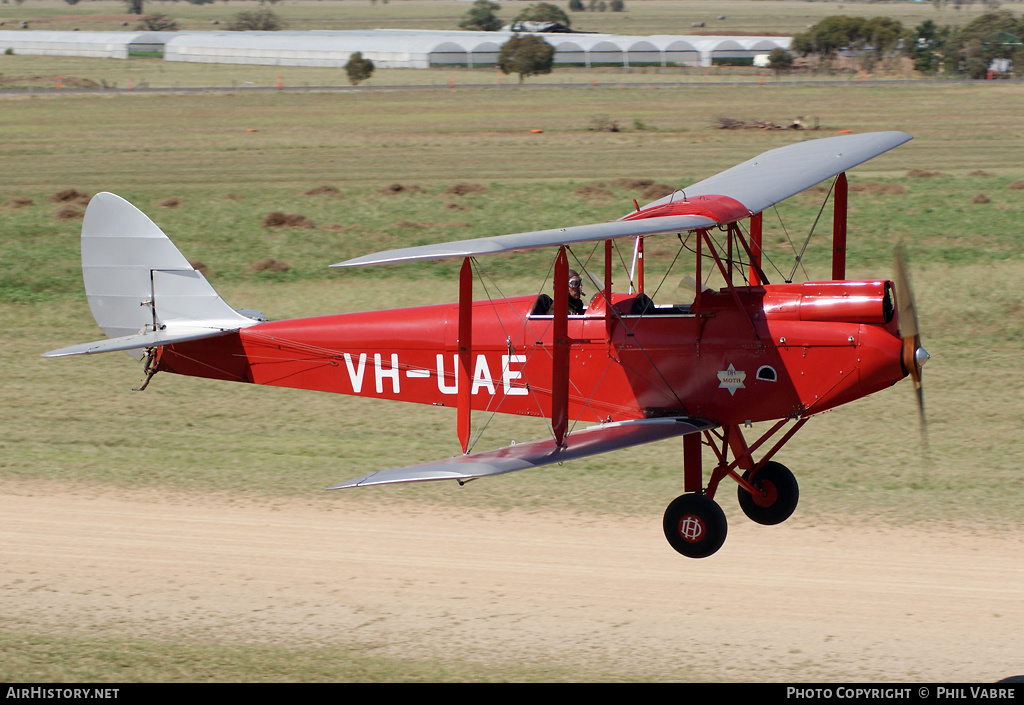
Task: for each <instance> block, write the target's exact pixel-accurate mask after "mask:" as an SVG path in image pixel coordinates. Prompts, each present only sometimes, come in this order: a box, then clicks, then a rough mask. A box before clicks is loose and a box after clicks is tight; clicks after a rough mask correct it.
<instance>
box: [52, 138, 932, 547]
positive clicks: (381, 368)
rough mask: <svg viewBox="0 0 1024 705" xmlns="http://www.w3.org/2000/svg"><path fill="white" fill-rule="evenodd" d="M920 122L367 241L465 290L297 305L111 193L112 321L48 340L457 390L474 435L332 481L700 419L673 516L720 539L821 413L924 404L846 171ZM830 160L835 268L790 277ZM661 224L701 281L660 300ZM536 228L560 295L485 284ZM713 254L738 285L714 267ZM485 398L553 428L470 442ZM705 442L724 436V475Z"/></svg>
mask: <svg viewBox="0 0 1024 705" xmlns="http://www.w3.org/2000/svg"><path fill="white" fill-rule="evenodd" d="M909 139H911V137H910V136H909V135H907V134H904V133H902V132H877V133H870V134H861V135H844V136H838V137H829V138H824V139H815V140H808V141H803V142H798V143H794V144H791V145H788V146H785V147H780V148H778V149H773V150H770V151H768V152H765V153H763V154H761V155H760V156H757V157H755V158H753V159H751V160H749V161H747V162H744V163H742V164H740V165H738V166H735V167H733V168H731V169H728V170H727V171H724V172H722V173H720V174H717V175H715V176H712V177H711V178H708V179H705V180H704V181H700V182H699V183H696V184H694V185H692V186H689V187H687V188H685V189H681V190H678V191H676V192H675V193H673V194H671V195H669V196H667V197H665V198H662V199H660V200H657V201H654V202H653V203H650V204H648V205H646V206H644V207H642V208H641V207H640V206H639V205H638V204H637V203H636V202H635V201H634V202H633V205H634V210H633V211H632V212H630V213H629V214H627V215H625V216H623V217H622V218H619V219H618V220H615V221H612V222H605V223H598V224H594V225H581V226H574V227H567V228H558V229H554V230H541V231H535V232H525V233H518V234H514V235H499V236H494V237H485V238H480V239H474V240H464V241H458V242H448V243H443V244H433V245H424V246H419V247H409V248H403V249H396V250H389V251H386V252H379V253H377V254H371V255H366V256H362V257H357V258H355V259H351V260H348V261H346V262H341V263H339V264H335V265H333V266H334V267H341V268H346V267H366V266H373V265H384V264H392V263H403V262H422V261H426V260H439V259H461V260H462V267H461V274H460V277H459V300H458V302H457V303H452V304H443V305H433V306H422V307H415V308H404V309H396V310H387V311H371V312H363V313H348V314H337V315H327V316H320V317H315V318H303V319H297V320H285V321H267V320H265V317H264V316H262V314H259V313H257V312H255V311H251V310H248V309H239V310H235V309H233V308H231V307H230V306H229V305H228V304H227V303H225V301H224V300H223V299H222V298H221V297H220V296H218V295H217V293H216V292H215V291H214V289H213V287H211V286H210V284H209V283H208V282H207V281H206V279H205V278H204V276H203V275H202V274H201V273H199V272H198V271H196V270H195V269H194V268H193V267H192V266H191V265H190V264H189V262H188V260H186V259H185V257H184V256H182V254H181V253H180V252H179V251H178V250H177V248H176V247H175V246H174V245H173V244H172V243H171V241H170V240H169V239H168V238H167V236H166V235H164V233H163V232H162V231H161V230H160V229H159V228H158V227H157V226H156V225H155V224H154V223H153V222H152V221H151V220H150V219H149V218H147V217H146V216H145V215H143V213H142V212H141V211H139V210H137V209H136V208H135V207H134V206H132V205H131V204H129V203H128V202H127V201H125V200H123V199H121V198H119V197H118V196H115V195H113V194H110V193H100V194H97V195H96V196H95V197H94V198H93V199H92V201H91V202H90V204H89V207H88V209H87V211H86V214H85V219H84V222H83V225H82V269H83V276H84V280H85V291H86V295H87V298H88V301H89V307H90V308H91V310H92V314H93V316H94V317H95V319H96V322H97V323H98V324H99V327H100V328H101V329H102V330H103V332H104V333H105V334H106V335H107V336H108V339H107V340H103V341H99V342H94V343H86V344H83V345H75V346H72V347H68V348H63V349H61V350H54V351H52V352H49V353H46V354H45V356H46V357H61V356H65V355H80V354H90V353H100V352H109V351H115V350H120V351H124V352H127V353H128V354H129V355H131V356H132V357H134V358H135V359H137V360H144V361H145V373H146V375H147V377H146V384H148V383H149V380H150V379H152V377H153V375H154V374H156V373H157V372H161V371H162V372H173V373H177V374H183V375H193V376H197V377H207V378H211V379H219V380H231V381H236V382H249V383H252V384H269V385H276V386H281V387H292V388H299V389H312V390H321V391H326V392H336V393H339V394H353V395H357V396H365V397H373V398H378V399H393V400H398V401H409V402H418V403H421V404H433V405H438V406H455V407H456V409H457V415H456V432H457V436H458V439H459V442H460V444H461V446H462V450H463V454H462V455H458V456H455V457H452V458H448V459H446V460H439V461H435V462H428V463H426V464H423V465H416V466H411V467H405V468H399V469H391V470H380V471H378V472H373V473H370V474H369V475H365V476H363V477H358V478H355V479H352V480H348V481H346V482H342V483H341V484H338V485H336V486H335V487H333V488H331V489H340V488H351V487H364V486H368V485H381V484H388V483H399V482H420V481H427V480H455V481H457V482H459V483H460V484H462V483H465V482H467V481H469V480H473V479H476V478H481V477H486V476H490V475H499V474H502V473H507V472H513V471H516V470H525V469H530V468H536V467H540V466H543V465H547V464H550V463H561V462H563V461H568V460H574V459H577V458H583V457H586V456H590V455H594V454H597V453H605V452H608V451H613V450H619V449H623V448H629V447H632V446H636V445H639V444H643V443H650V442H654V441H659V440H663V439H667V438H670V437H682V480H683V489H684V491H685V494H683V495H681V496H680V497H678V498H676V499H675V500H674V501H673V502H672V503H671V504H670V505H669V507H668V509H667V510H666V512H665V515H664V521H663V528H664V532H665V536H666V537H667V539H668V542H669V543H670V544H671V546H672V547H673V548H674V549H675V550H676V551H678V552H679V553H682V554H683V555H686V556H690V557H694V558H701V557H705V556H709V555H711V554H712V553H714V552H715V551H717V550H718V549H719V548H720V547H721V546H722V544H723V542H724V541H725V537H726V531H727V525H726V518H725V514H724V512H723V511H722V509H721V507H720V506H719V505H718V504H717V503H716V501H715V495H716V494H717V491H718V488H719V483H720V482H721V481H722V480H723V479H725V478H727V477H728V478H730V479H732V480H734V481H735V482H736V484H737V486H738V495H739V504H740V507H741V508H742V510H743V512H744V513H745V514H746V515H747V516H748V517H749V518H750V519H752V520H753V521H755V522H758V523H760V524H769V525H770V524H778V523H780V522H782V521H785V520H786V519H787V518H789V516H790V515H791V514H792V513H793V510H794V509H795V507H796V505H797V500H798V495H799V491H798V487H797V482H796V480H795V478H794V476H793V473H792V472H790V471H789V470H788V469H787V468H786V467H785V466H784V465H782V464H780V463H779V462H777V461H775V460H773V458H774V457H775V455H776V454H777V453H778V451H779V449H780V448H782V447H783V446H784V445H785V444H786V443H787V442H789V440H790V439H791V438H792V437H793V435H794V434H795V433H796V432H797V431H799V430H800V428H801V427H803V425H804V424H805V423H807V421H808V420H809V419H810V418H811V417H812V416H814V415H816V414H819V413H821V412H823V411H826V410H828V409H832V408H834V407H836V406H839V405H841V404H845V403H847V402H850V401H853V400H855V399H859V398H861V397H864V396H866V395H868V394H871V393H873V392H877V391H879V390H881V389H885V388H886V387H889V386H890V385H892V384H894V383H896V382H897V381H899V380H901V379H902V378H904V377H906V376H908V375H909V376H910V377H911V378H912V380H913V382H914V385H915V388H916V389H917V396H918V404H919V405H920V407H921V409H920V410H921V417H922V421H923V419H924V412H923V402H922V396H921V367H922V365H923V364H924V363H925V362H926V361H927V359H928V354H927V353H926V352H925V350H924V349H923V348H922V347H921V342H920V336H919V334H918V327H917V315H916V313H915V309H914V303H913V297H912V294H911V291H910V289H909V286H908V283H907V277H906V273H905V271H904V267H903V266H902V263H901V258H900V257H899V255H898V250H897V267H896V276H895V277H894V279H893V280H891V281H890V280H886V279H875V280H869V281H848V280H846V277H845V270H846V233H847V225H846V210H847V195H848V189H847V181H846V171H847V170H848V169H851V168H853V167H855V166H857V165H858V164H861V163H862V162H865V161H867V160H869V159H871V158H873V157H876V156H878V155H880V154H882V153H883V152H886V151H888V150H890V149H893V148H894V147H897V146H899V145H901V144H903V143H904V142H906V141H908V140H909ZM828 179H833V180H834V181H833V182H832V185H831V188H830V192H831V195H832V201H833V234H832V238H833V261H832V278H831V279H830V280H827V281H809V282H803V283H793V282H791V281H786V280H784V281H781V282H778V283H770V282H769V278H768V276H767V275H766V274H765V267H764V266H763V264H764V259H765V258H767V255H764V256H763V253H762V247H761V240H762V211H764V210H765V209H767V208H770V207H772V206H774V205H775V204H777V203H779V202H780V201H783V200H785V199H787V198H789V197H790V196H793V195H795V194H797V193H800V192H801V191H804V190H805V189H808V188H810V187H812V186H815V185H817V184H819V183H821V182H823V181H825V180H828ZM826 199H827V196H826ZM658 234H667V235H668V236H670V237H672V236H674V237H676V238H678V240H679V242H680V243H681V247H680V252H682V251H683V250H684V249H686V250H689V251H691V252H692V253H693V254H694V255H695V257H694V260H693V261H694V277H693V279H694V283H695V284H696V286H695V287H694V290H695V292H694V293H693V298H692V300H687V301H684V302H680V301H672V300H669V301H656V300H654V299H655V298H657V297H658V296H657V292H654V296H652V295H650V293H647V292H645V290H644V268H643V262H644V259H643V244H644V238H645V237H649V236H653V235H658ZM627 238H628V241H627V242H628V245H629V247H630V249H631V250H632V264H631V265H630V267H629V268H628V269H629V271H628V272H627V274H628V286H626V287H621V289H625V290H624V291H623V290H621V289H620V290H619V291H616V290H614V289H613V287H612V272H613V265H612V262H613V253H614V252H616V250H617V248H618V244H619V243H617V242H616V241H618V240H623V239H627ZM601 243H603V245H604V248H603V249H604V272H603V277H598V276H594V275H593V274H591V275H590V276H592V277H593V278H594V279H595V281H598V282H599V283H600V288H601V291H599V293H598V294H596V295H595V296H594V297H593V299H592V300H591V301H590V302H589V304H588V305H587V306H586V307H585V309H584V310H583V311H582V313H579V314H577V313H570V310H569V309H570V307H569V303H568V299H569V296H568V294H567V292H568V290H569V289H568V287H569V283H570V282H569V272H570V258H571V257H575V255H574V253H573V252H572V248H573V247H574V246H580V247H582V246H584V245H586V246H588V247H591V248H594V247H596V248H597V251H598V252H600V246H601ZM536 248H550V249H551V251H552V253H553V257H554V263H553V273H552V275H551V276H552V279H553V284H554V294H555V295H554V297H551V296H548V295H547V294H540V295H530V296H518V297H512V298H499V299H493V298H492V299H489V300H482V301H474V300H473V279H474V274H473V270H474V267H475V266H477V265H479V260H480V259H481V258H485V257H488V256H490V255H495V254H498V253H508V252H518V251H523V250H530V249H536ZM597 259H598V260H600V255H598V257H597ZM622 261H623V264H624V263H625V258H622ZM576 262H578V264H574V265H573V266H574V267H580V268H581V269H582V268H583V265H584V264H585V263H583V262H579V260H576ZM623 269H626V268H625V267H623ZM711 272H717V274H718V275H720V276H721V278H722V279H723V280H724V284H725V286H724V287H721V288H718V289H711V288H708V287H707V286H704V285H703V282H704V281H706V280H707V276H708V275H709V274H710V273H711ZM791 278H792V277H790V279H791ZM686 298H689V296H687V297H686ZM143 387H145V385H143ZM473 412H487V413H492V412H497V413H505V414H518V415H526V416H536V417H542V418H544V419H549V420H550V428H549V437H547V438H544V439H543V440H538V441H534V442H528V443H520V444H513V445H510V446H507V447H504V448H500V449H498V450H492V451H487V452H480V453H470V452H469V449H470V436H471V415H472V414H473ZM756 422H768V423H767V424H766V425H765V429H766V430H764V431H763V433H762V434H761V435H760V437H758V438H756V439H755V438H750V439H748V438H745V437H744V434H743V429H745V428H750V427H752V424H753V423H756ZM704 446H707V447H709V448H710V449H711V452H712V454H713V457H714V458H717V462H716V463H715V464H714V467H713V468H712V469H711V472H710V477H709V479H708V482H707V484H704V472H703V467H702V463H703V449H704Z"/></svg>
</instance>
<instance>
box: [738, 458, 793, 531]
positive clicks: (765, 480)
mask: <svg viewBox="0 0 1024 705" xmlns="http://www.w3.org/2000/svg"><path fill="white" fill-rule="evenodd" d="M751 472H752V471H751V470H747V471H746V472H745V473H743V479H744V480H747V481H749V480H750V473H751ZM750 484H752V485H753V486H754V487H756V488H758V489H760V490H763V491H764V493H765V494H764V495H753V494H751V493H750V492H747V490H746V489H744V488H743V486H742V485H741V486H740V487H739V488H738V490H739V491H738V494H739V500H740V509H742V510H743V513H744V514H746V515H747V516H748V517H749V518H750V519H751V520H752V521H755V522H757V523H758V524H764V525H765V526H773V525H775V524H781V523H782V522H784V521H786V519H789V517H791V516H792V515H793V512H794V511H795V510H796V505H797V502H799V501H800V486H799V485H798V484H797V482H796V478H795V477H794V476H793V473H792V472H790V470H789V468H787V467H786V466H785V465H783V464H782V463H776V462H771V461H769V462H767V463H765V464H764V465H763V466H762V467H761V469H760V470H758V471H757V475H755V476H754V480H753V482H751V483H750Z"/></svg>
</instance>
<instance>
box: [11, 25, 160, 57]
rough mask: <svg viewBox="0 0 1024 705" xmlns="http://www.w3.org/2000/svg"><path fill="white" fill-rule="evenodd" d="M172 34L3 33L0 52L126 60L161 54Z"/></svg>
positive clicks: (24, 31) (13, 31)
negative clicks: (136, 55)
mask: <svg viewBox="0 0 1024 705" xmlns="http://www.w3.org/2000/svg"><path fill="white" fill-rule="evenodd" d="M172 36H173V35H172V34H169V33H167V32H47V31H36V30H28V29H22V30H17V29H13V30H11V29H8V30H0V53H6V52H7V51H8V50H10V52H11V53H12V54H34V55H37V56H86V57H91V58H96V59H127V58H128V55H129V54H135V53H153V52H156V53H159V52H162V51H163V50H164V42H165V41H166V40H167V39H170V38H171V37H172Z"/></svg>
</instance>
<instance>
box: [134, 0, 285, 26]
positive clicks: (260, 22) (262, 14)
mask: <svg viewBox="0 0 1024 705" xmlns="http://www.w3.org/2000/svg"><path fill="white" fill-rule="evenodd" d="M141 1H142V0H139V2H141ZM228 29H229V30H231V31H232V32H246V31H254V30H255V31H263V32H276V31H277V30H279V29H284V22H283V21H282V20H281V18H280V17H278V16H277V15H275V14H274V13H273V12H271V11H270V10H268V9H266V8H260V9H259V10H251V11H250V10H243V11H242V12H239V13H238V14H237V15H235V18H234V19H233V20H232V21H231V24H229V25H228Z"/></svg>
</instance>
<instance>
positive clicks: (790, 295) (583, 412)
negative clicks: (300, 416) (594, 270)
mask: <svg viewBox="0 0 1024 705" xmlns="http://www.w3.org/2000/svg"><path fill="white" fill-rule="evenodd" d="M635 299H636V297H635V296H632V295H625V294H617V295H614V296H613V306H614V308H615V313H614V315H612V316H608V315H606V311H605V308H606V307H605V301H604V299H603V297H602V295H598V296H596V297H595V298H594V300H593V301H592V302H591V304H590V306H589V307H588V309H587V310H586V313H585V314H584V315H582V316H570V317H569V319H568V337H569V340H570V341H571V345H570V348H569V350H570V354H569V416H570V418H571V419H573V420H576V419H579V420H581V421H586V422H596V421H620V420H626V419H637V418H643V417H646V416H658V415H668V414H671V415H688V416H691V417H698V418H704V419H709V420H712V421H714V422H716V423H719V424H722V425H735V424H741V423H744V422H747V421H766V420H771V419H779V418H786V417H796V416H802V415H808V414H813V413H817V412H819V411H824V410H825V409H829V408H832V407H834V406H837V405H840V404H843V403H846V402H849V401H852V400H854V399H857V398H860V397H863V396H866V395H868V394H871V393H873V392H876V391H878V390H880V389H884V388H885V387H888V386H890V385H891V384H893V383H895V382H896V381H898V380H900V379H901V378H903V377H904V376H905V375H906V372H905V370H904V369H903V367H902V365H901V362H900V359H901V351H902V341H901V339H900V338H899V336H898V335H897V330H896V323H895V321H894V320H893V316H892V296H891V285H890V283H889V282H885V281H870V282H847V281H828V282H808V283H806V284H782V285H767V286H763V287H740V288H736V289H735V290H733V291H730V290H728V289H723V290H722V291H705V292H703V293H702V294H701V295H700V296H699V297H698V300H697V301H695V302H694V304H693V305H691V306H675V307H658V308H655V309H653V310H652V309H650V308H648V309H647V311H646V312H645V313H643V315H632V314H631V311H633V310H635ZM535 300H536V297H533V296H527V297H519V298H513V299H502V300H491V301H477V302H474V304H473V312H472V315H473V322H472V331H473V332H472V358H471V359H472V387H471V395H470V396H471V401H472V408H473V409H475V410H490V411H498V412H500V413H507V414H520V415H528V416H540V417H547V416H550V414H551V399H552V392H551V389H552V349H553V340H552V330H553V316H552V315H531V314H530V311H531V308H532V307H533V306H534V303H535ZM458 337H459V306H458V304H445V305H438V306H425V307H417V308H407V309H396V310H387V311H372V312H366V313H350V314H342V315H334V316H322V317H317V318H305V319H296V320H289V321H276V322H267V323H261V324H259V325H255V326H252V327H249V328H243V329H241V330H239V331H238V332H237V333H234V334H232V335H228V336H223V337H218V338H209V339H205V340H198V341H193V342H187V343H178V344H175V345H170V346H167V347H166V348H163V349H161V352H160V357H159V361H158V364H159V369H160V370H163V371H168V372H175V373H180V374H186V375H193V376H199V377H209V378H214V379H225V380H233V381H243V382H251V383H255V384H269V385H275V386H282V387H294V388H299V389H311V390H319V391H328V392H335V393H339V394H354V395H358V396H365V397H375V398H382V399H394V400H400V401H411V402H418V403H422V404H434V405H441V406H455V405H456V398H457V391H458V373H457V369H458V343H459V341H458Z"/></svg>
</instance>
